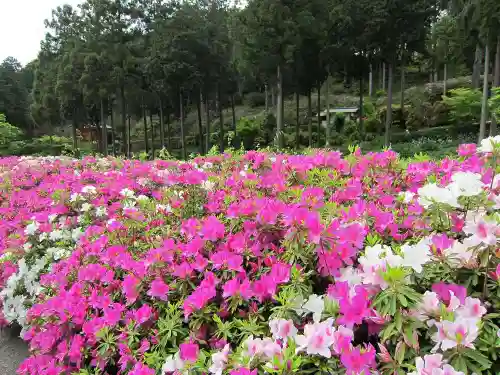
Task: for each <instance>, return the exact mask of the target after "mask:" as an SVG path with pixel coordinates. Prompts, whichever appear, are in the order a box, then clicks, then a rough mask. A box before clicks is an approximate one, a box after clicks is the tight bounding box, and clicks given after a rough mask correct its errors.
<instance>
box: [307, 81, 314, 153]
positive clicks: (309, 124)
mask: <svg viewBox="0 0 500 375" xmlns="http://www.w3.org/2000/svg"><path fill="white" fill-rule="evenodd" d="M307 121H308V122H307V132H308V133H309V147H312V144H313V119H312V95H311V89H309V90H308V91H307Z"/></svg>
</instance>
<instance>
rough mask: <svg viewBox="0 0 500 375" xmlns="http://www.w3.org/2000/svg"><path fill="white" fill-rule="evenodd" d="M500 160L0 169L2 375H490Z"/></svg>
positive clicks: (286, 158)
mask: <svg viewBox="0 0 500 375" xmlns="http://www.w3.org/2000/svg"><path fill="white" fill-rule="evenodd" d="M499 156H500V139H499V138H494V139H493V138H491V139H488V140H485V141H483V144H482V145H481V147H480V148H479V149H476V147H475V146H474V145H461V146H460V147H459V150H458V155H456V157H455V158H446V159H443V160H440V161H437V162H433V161H413V162H408V161H403V160H400V159H399V157H398V155H397V154H396V153H394V152H393V151H386V152H382V153H368V154H362V153H361V151H360V150H355V151H354V152H353V153H352V154H349V155H346V156H343V155H341V154H340V153H338V152H324V151H318V150H316V151H312V152H311V154H308V155H284V154H269V153H263V152H254V151H252V152H248V153H246V154H243V155H240V154H237V155H230V154H224V155H219V156H207V157H204V158H202V157H198V158H195V159H194V160H191V161H189V162H176V161H175V162H174V161H163V160H155V161H152V162H139V161H133V160H121V159H114V158H100V159H99V158H98V159H96V158H90V157H86V158H84V159H83V160H75V159H70V158H64V157H59V158H54V157H46V158H32V157H22V158H17V157H12V158H4V159H0V220H1V225H0V303H1V304H2V314H1V315H0V317H1V319H0V320H1V321H2V323H3V324H4V325H16V324H17V325H20V326H21V327H22V337H23V338H24V340H26V341H27V342H28V343H29V347H30V353H31V355H30V357H29V358H28V359H26V360H25V361H24V362H23V364H22V365H21V366H20V368H19V370H18V373H19V374H21V375H28V374H29V375H56V374H80V375H84V374H85V375H90V374H109V375H113V374H130V375H154V374H217V375H222V374H225V375H226V374H230V375H257V374H259V375H261V374H265V373H269V374H282V375H291V374H325V375H326V374H348V375H355V374H356V375H361V374H363V375H369V374H376V373H380V374H401V375H402V374H419V375H424V374H425V375H429V374H432V375H453V374H455V375H458V374H472V373H476V374H478V375H479V374H491V375H493V374H498V373H499V372H500V360H499V359H498V353H499V352H500V351H499V349H500V337H499V335H500V331H499V325H500V322H499V314H498V309H499V308H500V266H499V260H500V259H499V256H500V251H499V247H498V238H499V235H500V227H499V223H500V215H499V211H498V210H499V208H500V196H499V193H500V178H498V177H497V176H496V172H498V171H499V168H498V167H497V165H496V160H497V157H499Z"/></svg>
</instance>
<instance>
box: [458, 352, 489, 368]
mask: <svg viewBox="0 0 500 375" xmlns="http://www.w3.org/2000/svg"><path fill="white" fill-rule="evenodd" d="M463 354H464V355H465V356H467V357H468V358H470V359H473V360H474V361H475V362H477V363H478V364H480V365H481V367H482V368H483V370H485V369H488V368H490V367H491V362H490V360H489V359H488V358H487V357H486V356H484V355H483V354H481V352H479V351H477V350H473V349H466V350H464V352H463Z"/></svg>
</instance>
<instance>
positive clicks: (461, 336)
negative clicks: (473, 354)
mask: <svg viewBox="0 0 500 375" xmlns="http://www.w3.org/2000/svg"><path fill="white" fill-rule="evenodd" d="M478 323H479V320H478V319H472V318H468V319H463V320H460V321H456V322H450V321H448V320H443V321H441V322H436V323H435V326H436V327H437V332H436V333H435V334H434V335H433V336H432V340H433V341H434V342H436V345H435V346H434V348H433V349H432V351H433V352H435V351H437V350H438V349H439V348H441V350H443V351H446V350H448V349H452V348H455V347H467V348H471V349H474V345H473V342H474V341H475V340H476V339H477V336H478V335H479V327H478Z"/></svg>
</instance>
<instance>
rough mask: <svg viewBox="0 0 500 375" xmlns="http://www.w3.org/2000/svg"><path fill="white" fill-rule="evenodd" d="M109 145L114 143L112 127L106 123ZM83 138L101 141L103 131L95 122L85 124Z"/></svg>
mask: <svg viewBox="0 0 500 375" xmlns="http://www.w3.org/2000/svg"><path fill="white" fill-rule="evenodd" d="M106 129H107V136H108V145H109V144H112V143H113V134H112V128H111V126H110V125H106ZM81 134H82V138H83V139H84V140H85V141H87V142H99V141H100V140H101V132H100V130H99V128H98V127H97V126H96V125H95V124H85V125H83V126H82V130H81Z"/></svg>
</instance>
